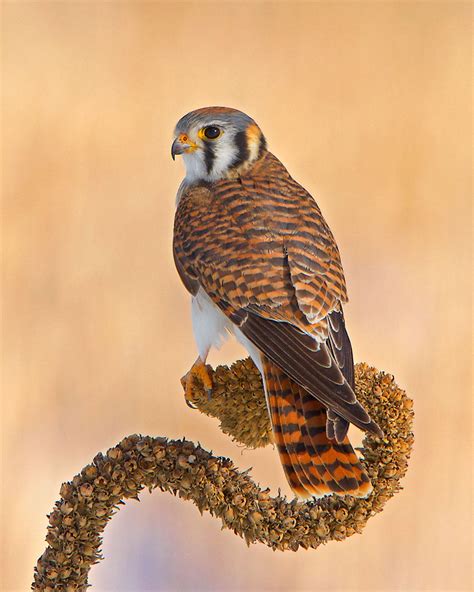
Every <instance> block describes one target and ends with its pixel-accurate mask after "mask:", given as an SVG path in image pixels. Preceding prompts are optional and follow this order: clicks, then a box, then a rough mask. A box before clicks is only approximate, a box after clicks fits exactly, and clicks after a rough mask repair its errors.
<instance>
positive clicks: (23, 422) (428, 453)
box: [0, 2, 472, 592]
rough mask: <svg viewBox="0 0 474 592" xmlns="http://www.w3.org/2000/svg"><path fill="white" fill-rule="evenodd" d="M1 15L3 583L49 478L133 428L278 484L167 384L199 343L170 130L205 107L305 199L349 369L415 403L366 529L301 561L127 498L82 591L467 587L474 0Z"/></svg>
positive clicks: (253, 454)
mask: <svg viewBox="0 0 474 592" xmlns="http://www.w3.org/2000/svg"><path fill="white" fill-rule="evenodd" d="M2 8H3V33H2V45H3V94H4V105H3V193H4V204H3V214H4V216H3V258H4V259H3V261H4V262H3V270H4V285H3V313H4V314H3V339H2V345H3V395H4V399H3V465H2V472H3V479H2V493H3V500H2V503H1V511H2V526H3V528H2V530H3V536H4V540H3V545H2V552H1V559H0V560H1V562H2V565H1V566H0V570H1V573H2V577H3V581H2V589H3V590H11V591H13V590H15V591H16V590H19V591H20V590H27V589H28V587H29V584H30V582H31V579H32V570H33V566H34V564H35V561H36V559H37V557H38V556H39V555H40V554H41V553H42V552H43V549H44V536H45V532H46V525H47V519H46V514H47V513H48V512H49V511H50V510H51V508H52V505H53V502H54V500H55V499H57V497H58V491H59V487H60V484H61V482H62V481H65V480H67V479H70V478H72V476H73V475H74V474H75V473H76V472H77V471H78V470H80V469H81V467H82V466H84V465H85V464H86V463H88V462H89V461H90V460H91V459H92V457H93V456H94V455H95V453H96V452H97V451H99V450H105V449H107V448H108V447H109V446H111V445H113V444H114V443H116V442H117V441H119V440H120V439H121V438H122V437H123V436H125V435H126V434H129V433H134V432H139V433H143V434H151V435H167V436H170V437H181V436H183V435H186V437H188V438H189V439H192V440H194V441H200V442H201V443H202V444H203V445H204V446H205V447H207V448H210V449H212V450H213V451H214V452H216V453H218V454H222V455H229V456H231V457H232V458H233V459H235V461H236V463H237V464H238V465H239V466H240V467H241V468H247V467H249V466H253V471H252V474H253V476H254V478H255V479H256V480H257V481H259V482H260V483H261V484H262V485H267V484H268V485H270V486H271V487H272V488H273V490H275V489H276V488H277V487H279V486H280V487H281V488H282V489H283V490H284V491H285V492H288V487H287V485H286V483H285V480H284V476H283V474H282V471H281V468H280V465H279V460H278V458H277V454H276V452H275V451H274V450H272V449H271V448H268V449H265V450H262V451H242V449H241V448H238V447H237V446H236V445H235V444H233V443H232V442H231V441H230V440H229V439H227V438H226V437H225V436H224V435H223V434H221V433H220V432H219V430H218V426H217V422H216V421H215V420H212V419H209V418H207V417H204V416H201V415H199V414H198V412H196V411H192V410H191V409H188V408H187V407H186V405H185V404H184V401H183V396H182V391H181V387H180V384H179V377H180V376H181V375H182V374H184V372H185V371H186V370H187V369H188V367H189V366H190V364H191V362H192V361H193V360H194V359H195V356H196V352H195V347H194V343H193V337H192V332H191V324H190V314H189V297H188V295H187V294H186V292H185V290H184V288H183V287H182V286H181V284H180V281H179V279H178V276H177V274H176V272H175V270H174V266H173V261H172V255H171V236H172V224H173V215H174V200H175V192H176V189H177V187H178V184H179V182H180V180H181V178H182V176H183V166H182V163H181V162H177V163H173V162H172V160H171V158H170V143H171V139H172V130H173V127H174V124H175V122H176V121H177V119H178V118H179V117H180V116H181V115H183V114H184V113H186V112H187V111H189V110H191V109H194V108H196V107H201V106H205V105H212V104H217V105H219V104H220V105H227V106H233V107H237V108H239V109H242V110H244V111H246V112H248V113H249V114H250V115H252V116H253V117H254V118H255V119H256V120H257V121H258V123H259V124H260V125H261V127H262V129H263V130H264V133H265V134H266V136H267V138H268V142H269V145H270V148H271V149H272V150H273V152H275V153H276V154H277V155H278V156H279V157H280V158H281V160H282V161H283V162H284V163H285V165H286V166H287V167H288V168H289V170H290V172H291V173H292V174H293V176H294V177H295V178H296V179H297V180H299V181H300V182H302V183H303V185H305V186H306V187H307V188H308V189H309V190H310V191H311V192H312V193H313V195H315V196H316V197H317V200H318V202H319V204H320V206H321V208H322V210H323V212H324V214H325V216H326V218H327V220H328V222H329V224H330V226H331V227H332V229H333V231H334V233H335V235H336V238H337V240H338V243H339V246H340V249H341V253H342V259H343V263H344V267H345V271H346V278H347V283H348V287H349V294H350V298H351V301H350V304H349V306H348V307H347V309H346V316H347V322H348V328H349V332H350V335H351V338H352V342H353V346H354V351H355V356H356V359H357V360H365V361H367V362H369V363H371V364H373V365H375V366H377V367H378V368H381V369H385V370H387V371H390V372H393V373H394V374H395V376H396V378H397V380H398V382H399V383H400V385H402V386H403V387H404V388H406V389H407V391H408V392H409V394H410V395H411V396H412V397H413V398H414V400H415V411H416V425H415V430H416V449H415V452H414V455H413V457H412V461H411V465H410V470H409V473H408V475H407V477H406V479H405V480H404V486H405V489H404V491H403V492H402V493H401V494H399V495H398V496H397V497H396V498H394V499H393V500H392V501H391V502H390V503H389V504H388V505H387V507H386V510H385V511H384V512H383V514H381V515H378V516H377V517H375V518H374V519H372V520H371V521H370V522H369V524H368V526H367V528H366V530H365V531H364V534H363V535H362V536H354V537H352V538H350V539H348V540H346V541H345V542H344V543H331V544H329V545H327V546H326V547H322V548H320V549H318V550H317V551H307V552H304V551H303V550H300V551H299V552H298V553H297V554H293V553H290V552H288V553H284V554H282V553H273V552H272V551H270V550H269V549H267V548H265V547H263V546H254V547H251V548H250V549H248V548H247V547H246V546H245V544H244V543H243V541H242V540H240V539H238V538H237V537H235V536H234V534H233V533H231V532H230V531H225V532H221V531H220V524H219V523H218V522H217V521H216V520H214V519H212V518H211V517H210V516H209V515H205V516H204V517H201V516H200V515H199V513H198V511H197V510H196V508H195V507H194V506H192V505H191V504H186V503H184V502H182V501H180V500H178V499H175V498H173V497H171V496H169V495H161V494H160V493H158V492H155V493H154V494H153V495H151V496H150V495H149V494H148V493H144V494H143V495H142V502H141V503H140V504H137V503H135V502H130V503H129V504H128V505H127V506H126V507H125V508H124V509H123V510H122V511H121V512H120V514H119V515H118V516H116V517H115V518H114V520H113V521H112V523H111V524H110V526H109V527H108V528H107V531H106V534H105V542H104V553H105V557H106V559H105V561H104V562H102V563H101V564H99V565H97V566H96V567H95V568H94V569H93V570H92V572H91V583H92V584H93V590H97V591H100V590H102V591H105V590H117V591H137V592H139V591H141V590H157V591H169V592H174V591H211V590H212V591H221V590H224V591H230V590H232V591H244V590H245V591H257V592H259V591H267V590H268V591H278V590H282V591H283V590H284V591H298V592H300V591H312V590H318V591H349V590H364V591H365V590H376V591H389V590H401V591H407V592H408V591H415V590H443V591H444V590H468V589H470V586H471V579H470V577H471V564H470V561H471V555H470V552H471V547H470V545H471V539H470V535H471V528H470V524H471V520H470V519H471V515H470V508H471V503H470V502H471V482H470V473H471V468H470V467H471V465H470V462H469V461H470V459H469V453H470V450H471V437H470V436H471V426H472V423H471V416H470V410H471V402H470V397H471V395H470V388H469V386H470V380H469V379H470V366H471V360H470V347H469V331H470V323H469V319H470V312H469V310H470V309H469V304H470V300H469V297H470V283H469V277H470V274H469V262H470V234H469V233H470V220H469V218H470V216H469V213H470V191H471V185H470V175H469V173H470V164H471V150H470V147H471V144H470V123H471V119H470V88H471V86H470V83H471V78H470V76H471V74H470V33H471V5H470V3H461V2H444V3H443V2H441V3H431V2H419V3H415V2H400V3H389V2H380V3H379V2H373V3H359V2H349V3H296V2H295V3H291V4H290V3H281V2H280V3H275V4H270V3H260V2H249V3H236V4H234V3H226V2H220V3H216V4H214V3H204V2H200V3H185V2H175V3H171V2H163V3H159V2H148V3H141V2H128V3H127V2H124V3H118V2H116V3H114V2H112V3H109V2H57V3H52V2H51V3H49V2H37V3H36V2H4V3H3V6H2ZM240 355H241V351H240V350H239V349H238V348H237V346H236V345H234V344H229V345H228V346H226V348H225V349H224V351H223V352H221V353H219V355H214V357H213V358H212V360H211V361H213V362H214V363H215V362H216V361H220V360H232V359H234V358H236V357H238V356H240Z"/></svg>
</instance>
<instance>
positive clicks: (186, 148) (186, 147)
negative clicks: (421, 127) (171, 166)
mask: <svg viewBox="0 0 474 592" xmlns="http://www.w3.org/2000/svg"><path fill="white" fill-rule="evenodd" d="M196 148H197V144H195V143H194V142H193V141H192V140H190V139H189V138H188V136H187V135H186V134H179V136H178V137H177V138H176V139H175V141H174V142H173V144H172V145H171V158H172V159H173V160H174V159H175V156H176V155H177V154H183V153H184V152H194V150H196Z"/></svg>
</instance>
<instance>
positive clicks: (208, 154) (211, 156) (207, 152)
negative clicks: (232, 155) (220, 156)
mask: <svg viewBox="0 0 474 592" xmlns="http://www.w3.org/2000/svg"><path fill="white" fill-rule="evenodd" d="M215 159H216V153H215V152H214V144H211V143H210V142H205V143H204V162H205V163H206V170H207V174H208V175H210V174H211V172H212V167H213V166H214V160H215Z"/></svg>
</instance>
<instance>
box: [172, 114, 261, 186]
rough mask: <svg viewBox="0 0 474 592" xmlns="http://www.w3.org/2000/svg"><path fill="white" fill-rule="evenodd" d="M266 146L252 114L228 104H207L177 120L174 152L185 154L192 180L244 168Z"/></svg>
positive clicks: (226, 175)
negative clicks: (207, 105) (213, 105)
mask: <svg viewBox="0 0 474 592" xmlns="http://www.w3.org/2000/svg"><path fill="white" fill-rule="evenodd" d="M265 150H266V142H265V138H264V136H263V134H262V132H261V131H260V128H259V127H258V125H257V124H256V123H255V121H254V120H253V119H252V118H251V117H249V116H248V115H246V114H245V113H242V111H237V109H230V108H228V107H204V108H203V109H197V110H196V111H191V113H188V114H187V115H185V116H184V117H182V118H181V119H180V120H179V121H178V123H177V125H176V129H175V139H174V141H173V145H172V147H171V156H172V157H173V160H174V158H175V156H176V155H177V154H182V156H183V159H184V164H185V165H186V179H187V180H188V181H189V182H193V181H198V180H205V181H217V180H219V179H223V178H230V177H234V176H236V175H238V174H239V173H241V172H242V171H245V170H246V169H247V168H248V167H249V166H250V165H251V164H252V163H253V162H254V161H256V160H257V159H258V158H260V157H261V156H262V155H263V153H264V152H265Z"/></svg>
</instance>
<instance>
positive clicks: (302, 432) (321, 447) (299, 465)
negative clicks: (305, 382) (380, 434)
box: [262, 356, 372, 498]
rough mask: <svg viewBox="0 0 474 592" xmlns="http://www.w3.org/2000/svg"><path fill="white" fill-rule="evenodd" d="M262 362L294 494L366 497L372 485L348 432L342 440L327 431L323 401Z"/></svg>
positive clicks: (277, 436)
mask: <svg viewBox="0 0 474 592" xmlns="http://www.w3.org/2000/svg"><path fill="white" fill-rule="evenodd" d="M262 362H263V369H264V374H265V386H266V393H267V398H268V407H269V411H270V416H271V422H272V426H273V433H274V436H275V442H276V445H277V448H278V452H279V453H280V460H281V463H282V465H283V469H284V471H285V474H286V477H287V479H288V482H289V484H290V486H291V488H292V490H293V491H294V493H295V494H296V495H298V496H299V497H303V498H309V497H312V496H314V497H321V496H323V495H327V494H331V493H336V494H338V495H352V496H355V497H367V496H368V495H369V494H370V492H371V491H372V484H371V483H370V480H369V477H368V476H367V473H366V472H365V470H364V468H363V467H362V465H361V463H360V461H359V459H358V458H357V455H356V453H355V452H354V449H353V448H352V445H351V443H350V442H349V439H348V437H347V436H346V437H345V438H344V440H343V441H342V442H341V443H337V442H336V440H333V439H330V438H328V436H327V433H326V414H327V411H326V408H325V407H324V405H322V404H321V403H320V402H319V401H318V400H317V399H315V398H314V397H313V396H312V395H311V394H310V393H308V392H307V391H305V390H304V389H303V388H301V387H300V386H299V385H298V384H297V383H296V382H294V381H293V380H291V379H290V378H288V376H286V374H285V373H284V372H283V371H282V370H280V368H279V367H278V366H276V365H275V364H274V363H273V362H271V361H270V360H269V359H268V358H266V357H265V356H262Z"/></svg>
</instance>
